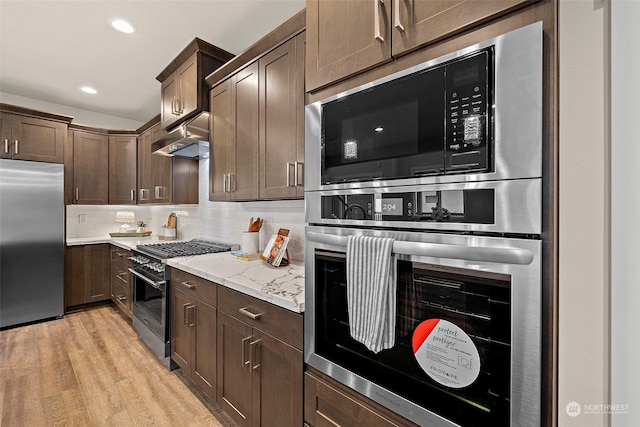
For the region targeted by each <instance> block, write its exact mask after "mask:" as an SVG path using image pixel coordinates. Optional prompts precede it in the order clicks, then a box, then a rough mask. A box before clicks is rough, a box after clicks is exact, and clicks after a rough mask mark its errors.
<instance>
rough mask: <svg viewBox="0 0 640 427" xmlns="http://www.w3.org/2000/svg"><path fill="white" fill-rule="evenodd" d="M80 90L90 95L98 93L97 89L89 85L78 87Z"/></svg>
mask: <svg viewBox="0 0 640 427" xmlns="http://www.w3.org/2000/svg"><path fill="white" fill-rule="evenodd" d="M80 90H81V91H83V92H84V93H90V94H92V95H94V94H96V93H98V91H97V90H95V89H94V88H92V87H90V86H82V87H81V88H80Z"/></svg>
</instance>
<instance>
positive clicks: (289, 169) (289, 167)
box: [287, 162, 291, 187]
mask: <svg viewBox="0 0 640 427" xmlns="http://www.w3.org/2000/svg"><path fill="white" fill-rule="evenodd" d="M287 187H291V163H290V162H287Z"/></svg>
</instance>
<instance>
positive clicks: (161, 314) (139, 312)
mask: <svg viewBox="0 0 640 427" xmlns="http://www.w3.org/2000/svg"><path fill="white" fill-rule="evenodd" d="M166 303H167V301H166V287H165V285H164V284H162V285H156V284H152V281H150V280H149V281H147V280H145V279H142V278H140V277H138V276H135V275H134V298H133V314H134V316H136V317H137V318H138V319H140V320H141V321H142V322H144V324H145V325H147V326H148V327H149V329H150V330H151V331H152V332H153V333H154V334H155V335H156V336H157V337H158V338H160V339H162V340H163V341H165V340H166V339H167V336H166V335H167V334H166V322H165V319H166V317H165V316H166Z"/></svg>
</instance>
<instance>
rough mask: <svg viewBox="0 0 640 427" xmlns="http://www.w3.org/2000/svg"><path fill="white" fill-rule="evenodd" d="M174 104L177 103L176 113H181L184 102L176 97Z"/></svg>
mask: <svg viewBox="0 0 640 427" xmlns="http://www.w3.org/2000/svg"><path fill="white" fill-rule="evenodd" d="M176 104H177V105H178V115H181V114H182V113H183V112H184V103H183V102H182V98H180V97H178V100H177V102H176Z"/></svg>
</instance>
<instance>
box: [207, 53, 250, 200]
mask: <svg viewBox="0 0 640 427" xmlns="http://www.w3.org/2000/svg"><path fill="white" fill-rule="evenodd" d="M210 96H211V106H212V109H211V113H212V114H210V116H209V129H210V132H209V138H210V146H209V147H210V148H209V149H210V152H211V154H210V156H209V157H210V158H211V159H212V160H210V164H209V183H210V186H209V200H212V201H215V200H256V199H257V198H258V126H259V124H258V111H259V105H258V63H257V62H253V63H252V64H250V65H249V66H247V67H246V68H244V69H243V70H241V71H239V72H238V73H236V74H235V75H234V76H232V77H231V78H230V79H228V80H226V81H224V82H222V83H221V84H220V85H219V86H217V87H215V88H214V89H213V90H212V91H211V94H210Z"/></svg>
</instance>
